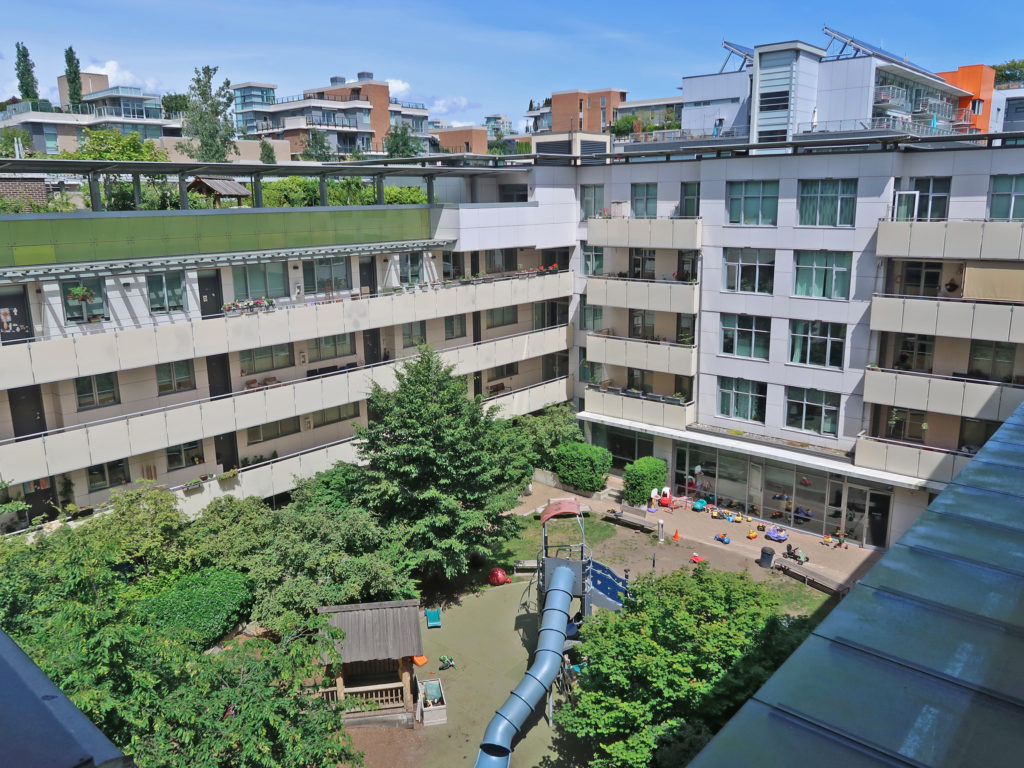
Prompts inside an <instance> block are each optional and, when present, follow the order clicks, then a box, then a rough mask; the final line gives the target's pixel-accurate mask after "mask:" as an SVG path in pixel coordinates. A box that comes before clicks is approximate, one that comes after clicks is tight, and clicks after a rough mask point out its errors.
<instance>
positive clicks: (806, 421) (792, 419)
mask: <svg viewBox="0 0 1024 768" xmlns="http://www.w3.org/2000/svg"><path fill="white" fill-rule="evenodd" d="M786 426H787V427H793V428H794V429H804V430H807V431H808V432H817V433H818V434H820V435H835V434H838V432H839V394H838V393H837V392H820V391H819V390H817V389H803V388H802V387H786Z"/></svg>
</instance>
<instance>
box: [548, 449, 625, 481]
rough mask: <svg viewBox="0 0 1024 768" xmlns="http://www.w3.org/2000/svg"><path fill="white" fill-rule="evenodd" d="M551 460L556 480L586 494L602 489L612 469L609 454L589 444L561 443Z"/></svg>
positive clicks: (610, 455)
mask: <svg viewBox="0 0 1024 768" xmlns="http://www.w3.org/2000/svg"><path fill="white" fill-rule="evenodd" d="M552 458H553V459H554V464H555V472H556V474H557V475H558V479H559V480H560V481H561V482H563V483H565V484H566V485H571V486H572V487H573V488H576V489H577V490H580V491H585V492H586V493H594V492H596V491H600V490H601V489H602V488H604V484H605V482H606V481H607V480H608V470H609V469H611V467H612V454H611V452H610V451H609V450H608V449H607V448H602V447H601V446H599V445H590V444H589V443H562V445H560V446H558V447H557V448H556V449H555V450H554V453H553V454H552Z"/></svg>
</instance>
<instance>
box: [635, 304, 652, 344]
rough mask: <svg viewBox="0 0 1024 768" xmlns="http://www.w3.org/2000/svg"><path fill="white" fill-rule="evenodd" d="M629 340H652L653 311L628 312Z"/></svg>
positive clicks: (637, 310) (638, 310) (636, 310)
mask: <svg viewBox="0 0 1024 768" xmlns="http://www.w3.org/2000/svg"><path fill="white" fill-rule="evenodd" d="M629 338H631V339H654V338H655V336H654V310H650V309H631V310H629Z"/></svg>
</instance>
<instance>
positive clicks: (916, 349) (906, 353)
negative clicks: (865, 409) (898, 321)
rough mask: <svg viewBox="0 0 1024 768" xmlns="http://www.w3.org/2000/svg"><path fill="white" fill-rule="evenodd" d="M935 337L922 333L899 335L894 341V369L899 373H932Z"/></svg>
mask: <svg viewBox="0 0 1024 768" xmlns="http://www.w3.org/2000/svg"><path fill="white" fill-rule="evenodd" d="M934 355H935V337H934V336H926V335H924V334H921V333H897V334H896V336H895V337H894V339H893V356H892V367H893V368H895V369H896V370H897V371H917V372H918V373H931V372H932V359H933V357H934Z"/></svg>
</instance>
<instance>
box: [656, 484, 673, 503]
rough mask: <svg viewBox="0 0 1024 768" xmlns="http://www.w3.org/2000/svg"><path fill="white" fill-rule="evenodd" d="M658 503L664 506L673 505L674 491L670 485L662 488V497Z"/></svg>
mask: <svg viewBox="0 0 1024 768" xmlns="http://www.w3.org/2000/svg"><path fill="white" fill-rule="evenodd" d="M658 504H659V505H660V506H662V507H671V506H672V491H670V490H669V489H668V486H665V487H664V488H662V489H661V498H660V499H658Z"/></svg>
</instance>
